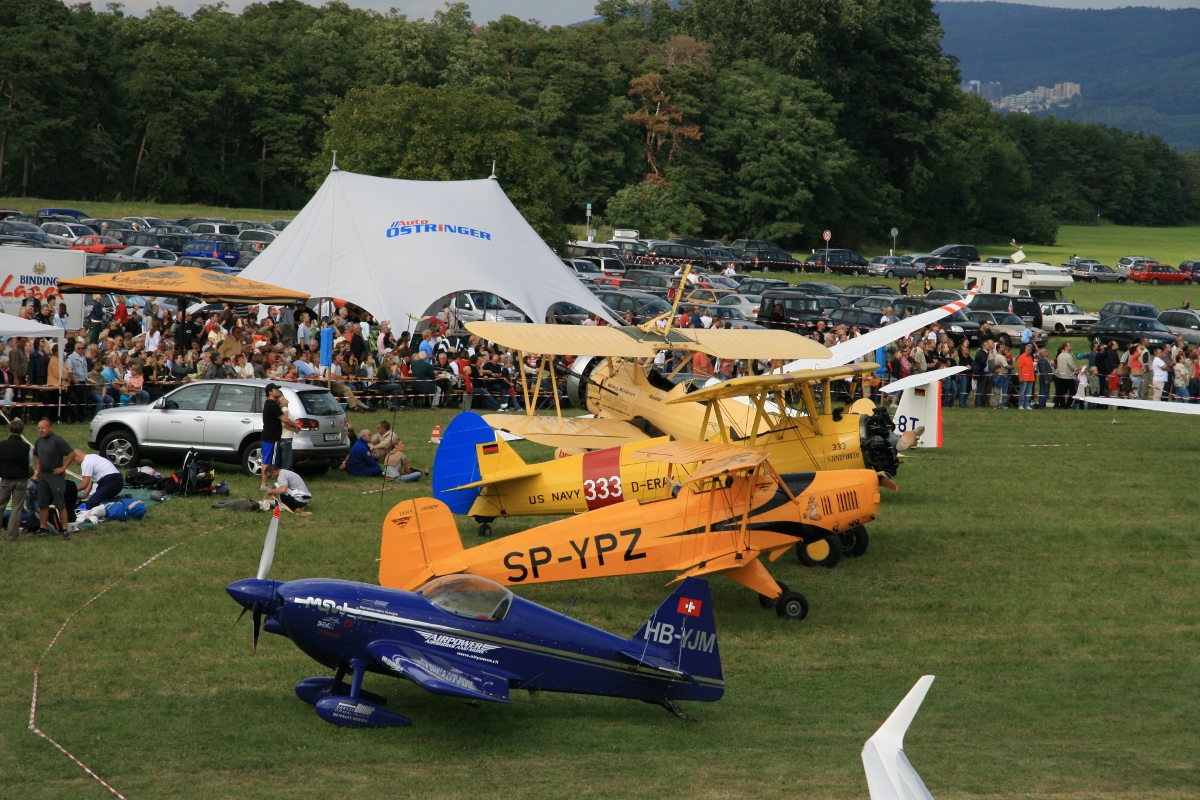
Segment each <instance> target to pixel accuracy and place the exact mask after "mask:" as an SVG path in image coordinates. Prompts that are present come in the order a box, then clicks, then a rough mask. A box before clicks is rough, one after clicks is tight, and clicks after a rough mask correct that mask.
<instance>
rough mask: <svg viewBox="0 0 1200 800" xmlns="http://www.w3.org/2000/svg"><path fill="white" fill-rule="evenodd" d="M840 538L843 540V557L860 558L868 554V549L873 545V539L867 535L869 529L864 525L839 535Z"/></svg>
mask: <svg viewBox="0 0 1200 800" xmlns="http://www.w3.org/2000/svg"><path fill="white" fill-rule="evenodd" d="M839 536H840V537H841V539H842V555H846V556H850V557H851V558H858V557H859V556H864V555H866V554H867V547H868V545H870V543H871V537H870V536H868V535H867V529H866V528H864V527H863V526H862V525H859V526H858V527H856V528H851V529H850V530H848V531H845V532H844V533H841V534H839Z"/></svg>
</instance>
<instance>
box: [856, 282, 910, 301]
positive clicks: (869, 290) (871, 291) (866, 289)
mask: <svg viewBox="0 0 1200 800" xmlns="http://www.w3.org/2000/svg"><path fill="white" fill-rule="evenodd" d="M843 294H848V295H852V296H854V299H855V300H857V299H858V298H859V297H871V296H879V295H894V296H896V297H899V296H900V293H899V292H897V291H896V290H895V289H893V288H892V287H890V286H880V285H879V284H877V283H874V284H872V283H859V284H856V285H854V286H847V287H846V291H844V292H843ZM851 302H853V301H851Z"/></svg>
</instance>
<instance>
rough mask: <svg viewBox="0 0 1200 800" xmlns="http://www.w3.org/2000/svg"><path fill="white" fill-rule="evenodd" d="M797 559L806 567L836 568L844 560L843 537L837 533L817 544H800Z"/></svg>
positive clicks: (797, 549)
mask: <svg viewBox="0 0 1200 800" xmlns="http://www.w3.org/2000/svg"><path fill="white" fill-rule="evenodd" d="M796 558H797V559H799V560H800V563H801V564H803V565H804V566H806V567H828V568H833V567H836V566H837V563H838V562H839V561H841V560H842V537H841V536H839V535H838V534H836V533H835V534H831V535H829V536H826V537H825V538H824V539H821V540H819V541H816V542H809V543H808V544H804V543H799V544H797V545H796Z"/></svg>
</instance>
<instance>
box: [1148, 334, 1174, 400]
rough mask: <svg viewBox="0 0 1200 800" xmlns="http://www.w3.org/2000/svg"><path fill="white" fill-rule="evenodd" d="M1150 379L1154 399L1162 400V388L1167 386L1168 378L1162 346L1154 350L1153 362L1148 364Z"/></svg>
mask: <svg viewBox="0 0 1200 800" xmlns="http://www.w3.org/2000/svg"><path fill="white" fill-rule="evenodd" d="M1150 372H1151V375H1150V378H1151V380H1153V381H1154V399H1155V400H1162V393H1163V387H1164V386H1166V385H1167V381H1168V380H1169V379H1170V376H1169V375H1168V374H1167V362H1166V361H1164V360H1163V349H1162V346H1161V345H1159V346H1156V347H1155V348H1154V360H1153V361H1152V362H1150Z"/></svg>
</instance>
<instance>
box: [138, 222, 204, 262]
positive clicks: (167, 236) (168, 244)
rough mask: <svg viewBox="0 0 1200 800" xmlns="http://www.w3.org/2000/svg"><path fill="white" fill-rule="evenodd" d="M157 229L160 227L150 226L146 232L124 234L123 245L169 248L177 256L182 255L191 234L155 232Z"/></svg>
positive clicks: (190, 238)
mask: <svg viewBox="0 0 1200 800" xmlns="http://www.w3.org/2000/svg"><path fill="white" fill-rule="evenodd" d="M159 230H162V228H161V227H159V228H151V229H150V231H148V232H141V231H138V232H137V233H130V234H126V236H125V245H126V246H127V247H157V248H159V249H160V250H170V251H171V252H172V253H174V254H175V255H177V256H180V255H183V250H184V248H185V247H187V243H188V242H190V241H191V240H192V236H191V234H188V235H185V236H181V235H179V234H177V233H156V232H155V231H159Z"/></svg>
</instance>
